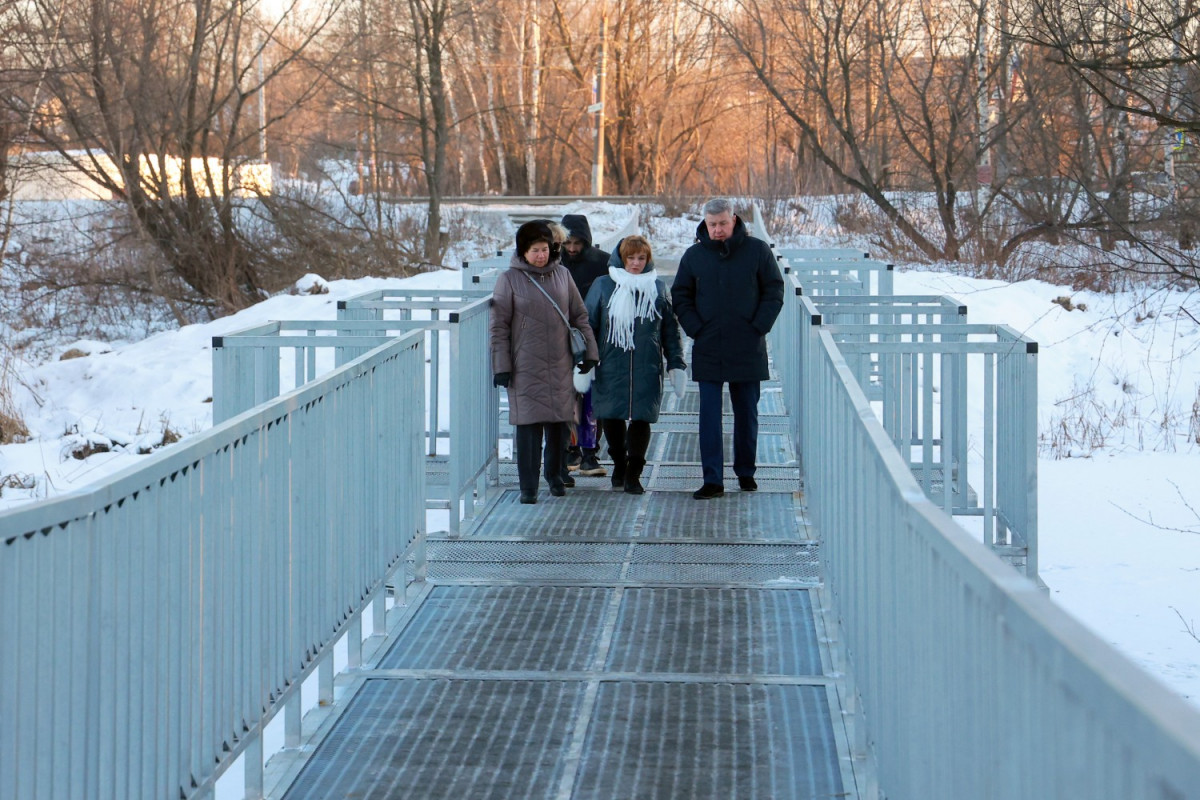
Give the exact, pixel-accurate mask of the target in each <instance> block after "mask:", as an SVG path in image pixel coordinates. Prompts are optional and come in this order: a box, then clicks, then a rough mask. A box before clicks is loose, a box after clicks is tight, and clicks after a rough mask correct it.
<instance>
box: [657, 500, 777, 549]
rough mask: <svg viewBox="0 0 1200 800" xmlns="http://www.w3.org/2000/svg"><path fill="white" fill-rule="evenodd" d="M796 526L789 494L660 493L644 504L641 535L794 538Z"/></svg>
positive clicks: (658, 536)
mask: <svg viewBox="0 0 1200 800" xmlns="http://www.w3.org/2000/svg"><path fill="white" fill-rule="evenodd" d="M798 525H799V522H798V520H797V514H796V506H795V502H794V500H793V498H792V496H791V495H786V494H777V493H760V492H732V493H727V494H726V495H725V496H724V497H720V498H717V499H715V500H703V501H699V500H693V499H692V496H691V495H690V494H682V493H679V492H661V493H656V494H654V495H653V502H651V503H648V504H647V506H646V517H645V521H644V522H643V523H642V528H641V531H642V533H641V535H642V536H643V537H644V538H654V539H688V540H728V539H756V540H768V541H770V540H776V541H777V540H781V539H790V540H795V539H796V538H797V527H798Z"/></svg>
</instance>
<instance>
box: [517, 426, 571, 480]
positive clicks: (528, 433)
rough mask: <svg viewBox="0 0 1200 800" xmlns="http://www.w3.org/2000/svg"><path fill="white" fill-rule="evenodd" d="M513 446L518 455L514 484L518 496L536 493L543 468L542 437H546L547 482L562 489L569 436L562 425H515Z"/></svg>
mask: <svg viewBox="0 0 1200 800" xmlns="http://www.w3.org/2000/svg"><path fill="white" fill-rule="evenodd" d="M516 429H517V430H516V435H515V437H514V439H513V445H514V447H515V448H516V451H517V453H516V456H517V481H518V483H519V484H520V486H521V494H537V490H538V472H539V471H540V470H541V466H542V455H543V451H542V437H543V436H545V460H546V471H545V475H546V483H548V484H549V485H550V486H562V485H563V475H564V474H565V473H566V471H567V467H566V463H565V462H564V460H563V459H564V457H565V456H566V453H567V442H568V441H569V436H570V433H569V431H568V429H567V423H565V422H534V423H531V424H529V425H517V426H516Z"/></svg>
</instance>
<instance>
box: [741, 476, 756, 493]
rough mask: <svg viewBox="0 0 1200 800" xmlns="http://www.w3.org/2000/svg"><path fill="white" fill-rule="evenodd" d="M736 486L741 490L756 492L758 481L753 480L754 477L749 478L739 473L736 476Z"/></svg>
mask: <svg viewBox="0 0 1200 800" xmlns="http://www.w3.org/2000/svg"><path fill="white" fill-rule="evenodd" d="M738 488H739V489H741V490H742V491H743V492H757V491H758V482H757V481H755V480H754V478H751V477H748V476H745V475H739V476H738Z"/></svg>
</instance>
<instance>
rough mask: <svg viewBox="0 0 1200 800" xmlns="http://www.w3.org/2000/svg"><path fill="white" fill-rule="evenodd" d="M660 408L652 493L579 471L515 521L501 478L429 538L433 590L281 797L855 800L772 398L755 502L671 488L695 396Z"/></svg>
mask: <svg viewBox="0 0 1200 800" xmlns="http://www.w3.org/2000/svg"><path fill="white" fill-rule="evenodd" d="M666 408H667V413H665V414H664V415H663V418H662V420H661V421H660V422H659V423H658V424H656V425H655V437H654V441H652V442H651V449H650V456H651V464H650V467H649V468H648V472H647V480H646V484H647V490H648V491H647V493H646V494H645V495H641V496H634V495H627V494H624V493H623V492H613V491H611V490H610V488H609V486H610V484H609V479H608V478H607V477H604V478H599V477H579V478H577V483H578V486H577V488H574V489H569V490H568V493H567V496H566V497H565V498H554V497H550V496H549V495H548V494H547V492H546V491H545V489H544V488H543V491H542V494H541V496H540V498H539V502H538V504H537V505H533V506H524V505H520V504H518V503H517V492H516V490H515V486H513V484H515V471H514V470H513V468H512V467H511V465H506V467H505V469H504V470H502V473H501V482H502V484H507V485H505V486H502V489H503V491H502V493H501V494H500V495H499V497H498V498H497V499H496V500H495V501H494V502H493V503H492V504H491V505H490V506H489V507H488V509H487V510H486V511H485V513H484V514H482V515H481V516H480V517H479V518H478V519H477V522H476V523H475V524H474V526H473V527H471V528H470V529H469V530H467V531H465V532H464V534H463V535H461V536H460V537H458V538H455V539H450V538H447V537H446V536H445V535H442V536H440V537H439V536H431V537H430V540H429V546H428V556H429V574H428V580H427V582H426V585H425V587H424V588H423V589H422V590H421V592H420V593H419V595H418V596H417V598H416V599H415V600H414V601H413V602H412V603H411V604H410V606H409V607H408V610H407V612H406V614H405V615H404V618H403V620H402V622H401V623H400V624H398V625H396V626H395V627H394V629H393V631H392V633H391V635H390V636H389V638H388V640H387V641H386V642H385V643H384V644H383V646H381V647H380V648H379V649H378V651H377V654H378V655H377V656H376V657H375V658H374V660H372V661H371V662H369V663H367V664H366V665H365V667H364V668H363V669H362V670H359V671H357V672H356V673H355V674H354V677H353V679H352V681H351V682H350V683H349V684H348V685H347V686H346V687H345V689H344V691H343V693H342V696H341V697H340V698H339V700H338V703H337V705H336V706H335V710H333V711H332V712H331V713H330V714H329V716H328V718H327V719H326V721H325V722H324V723H323V724H322V725H321V731H320V734H321V735H320V738H319V743H317V744H316V745H315V746H314V747H310V748H306V749H305V751H304V752H303V753H302V754H300V755H298V756H294V757H293V765H292V766H291V768H289V769H288V770H287V772H288V773H290V774H289V775H288V779H287V780H286V781H283V782H282V785H283V786H284V788H282V789H281V790H280V791H279V792H278V793H277V794H282V795H283V796H285V797H286V798H288V800H299V799H300V798H321V799H322V800H325V799H326V798H350V797H353V798H398V797H404V798H418V797H419V798H455V800H462V799H463V798H514V799H515V798H520V799H521V800H525V799H527V798H560V799H561V800H567V798H578V799H580V800H582V799H583V798H635V797H636V798H774V799H776V800H781V799H782V798H818V797H822V798H823V797H858V796H859V792H858V790H857V789H856V788H855V777H854V769H853V768H852V761H851V758H850V755H849V748H848V744H847V739H848V736H847V728H846V725H845V723H844V721H843V720H844V715H843V714H842V713H841V711H842V707H841V698H842V696H843V693H844V692H845V688H844V686H842V684H841V681H840V676H839V674H838V672H837V670H836V669H835V668H834V666H833V664H832V656H831V653H830V650H829V643H828V637H827V636H826V634H825V631H824V628H823V617H822V615H821V614H820V613H819V609H820V606H821V599H820V597H821V596H820V568H819V561H820V560H819V552H818V545H817V543H816V541H815V540H813V538H811V536H810V530H809V526H808V523H807V520H806V518H805V514H804V508H803V497H802V493H801V492H800V491H799V489H800V485H799V472H798V469H797V467H796V460H795V456H794V454H793V453H791V451H790V447H791V446H790V443H789V440H788V437H787V436H786V434H785V432H786V427H785V424H786V422H785V418H784V417H783V416H782V412H783V409H782V404H781V402H780V401H779V397H778V393H777V385H773V384H770V383H768V384H764V399H763V403H762V406H761V409H762V411H763V414H762V417H761V431H760V464H762V465H763V466H760V468H759V474H758V478H759V483H760V486H761V487H762V490H761V491H759V492H757V493H743V492H738V491H737V490H736V481H734V480H733V479H732V477H730V480H729V482H728V483H727V487H728V488H730V489H731V491H728V492H727V494H726V495H725V497H723V498H720V499H717V500H712V501H706V502H700V501H695V500H693V499H692V498H691V496H690V494H689V493H685V491H681V490H688V491H690V490H691V489H694V488H695V487H697V486H698V485H699V483H700V469H699V463H698V462H699V455H698V452H697V449H696V444H697V443H696V433H695V431H696V427H695V426H696V419H695V414H694V408H695V395H691V394H689V395H685V396H684V397H683V398H682V399H681V400H676V399H675V398H673V397H671V398H669V399H668V400H667V405H666ZM730 424H731V421H730V420H728V419H727V420H726V426H727V430H728V428H729V427H730ZM727 447H728V445H727ZM726 452H727V454H728V453H729V451H728V450H727V451H726ZM727 471H728V470H727ZM730 476H731V473H730ZM729 484H732V486H729Z"/></svg>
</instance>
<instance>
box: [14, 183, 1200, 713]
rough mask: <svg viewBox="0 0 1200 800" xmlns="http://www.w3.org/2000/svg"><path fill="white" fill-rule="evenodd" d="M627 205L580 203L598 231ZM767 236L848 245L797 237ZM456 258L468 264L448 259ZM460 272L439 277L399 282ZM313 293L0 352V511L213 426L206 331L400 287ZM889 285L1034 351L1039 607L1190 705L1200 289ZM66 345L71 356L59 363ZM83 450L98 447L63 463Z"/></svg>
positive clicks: (908, 275) (657, 232) (905, 272)
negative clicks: (2, 358)
mask: <svg viewBox="0 0 1200 800" xmlns="http://www.w3.org/2000/svg"><path fill="white" fill-rule="evenodd" d="M579 210H584V209H581V208H574V207H573V208H567V209H565V211H567V212H572V211H579ZM629 212H630V209H629V207H627V206H616V205H607V204H602V205H596V206H592V205H589V206H588V207H587V209H586V213H588V215H589V217H590V218H591V221H592V227H593V230H594V232H595V234H596V237H597V238H598V239H600V238H602V237H603V236H604V235H605V233H606V231H611V230H616V229H617V228H618V227H619V226H620V224H621V222H623V221H624V219H625V218H626V217H627V215H628V214H629ZM695 225H696V219H694V218H693V219H678V218H676V219H662V218H654V219H651V220H650V221H649V223H648V224H647V226H646V232H647V233H648V235H649V238H650V241H651V242H652V243H653V244H654V245H655V250H656V252H655V255H656V256H657V257H660V258H665V257H672V256H677V255H678V253H679V252H681V251H682V249H683V248H684V247H686V246H687V244H689V243H690V241H691V237H692V233H693V231H694V229H695ZM779 244H780V245H782V246H800V247H817V246H822V247H829V246H843V245H845V244H846V242H845V241H838V240H835V239H833V238H832V237H825V238H818V237H813V236H796V237H795V238H794V240H788V239H786V238H783V237H781V239H780V242H779ZM494 247H495V244H494V243H489V244H488V245H487V246H486V247H484V248H482V249H481V253H490V252H494ZM460 256H461V258H466V257H469V256H470V254H469V253H456V254H454V257H453V259H452V258H447V259H446V261H447V263H459V261H461V258H460ZM455 259H457V260H455ZM458 280H459V275H458V273H457V272H456V271H453V270H445V271H441V272H437V273H429V274H425V275H420V276H417V277H415V278H411V279H408V283H407V284H406V285H413V284H417V285H421V286H435V285H436V286H448V287H455V286H458ZM314 284H316V285H317V286H319V287H323V288H325V289H327V293H325V294H307V293H305V292H304V291H300V293H298V294H294V295H293V294H282V295H279V296H276V297H273V298H271V299H269V300H266V301H264V302H263V303H260V304H258V305H256V306H254V307H253V308H250V309H247V310H245V311H242V312H241V313H238V314H235V315H233V316H230V317H226V318H223V319H220V320H217V321H215V322H212V323H208V324H203V325H190V326H187V327H184V328H182V329H178V330H168V331H164V332H160V333H156V334H154V335H151V336H149V337H145V338H143V336H142V335H140V334H139V333H138V332H137V331H135V330H129V331H127V334H128V335H127V336H125V337H123V338H121V337H119V339H118V340H117V341H111V342H100V341H93V340H82V341H73V340H64V341H61V342H57V343H55V344H54V345H53V347H51V348H49V351H50V353H51V356H50V357H49V358H48V359H47V360H45V361H44V362H41V363H28V362H24V361H21V360H19V359H15V360H14V359H10V361H9V365H10V366H9V370H10V372H9V374H8V376H7V380H8V381H9V384H10V389H11V391H12V393H13V396H14V398H15V401H16V403H17V410H18V411H19V413H20V415H21V417H22V418H23V420H24V422H25V423H26V425H27V426H28V428H29V429H30V433H31V440H30V441H28V442H25V443H21V444H10V445H5V446H0V512H2V511H4V510H6V509H10V508H13V507H16V506H19V505H23V504H26V503H29V502H32V501H36V500H38V499H43V498H47V497H53V496H56V495H58V494H61V493H63V492H66V491H71V490H73V489H77V488H82V487H84V486H87V485H88V484H91V483H94V482H97V481H100V480H103V479H104V477H105V476H107V475H110V474H112V473H114V472H116V471H118V470H121V469H124V468H126V467H128V466H130V465H132V464H135V463H136V462H137V460H138V459H141V458H144V457H145V456H143V455H139V454H138V451H139V450H152V449H153V448H154V447H155V446H156V445H158V444H159V443H161V441H162V439H163V433H164V430H166V429H170V431H172V432H173V433H175V434H177V435H179V436H182V437H184V438H186V437H188V436H193V435H195V434H197V433H200V432H202V431H204V430H206V429H207V428H209V427H211V425H212V413H211V409H212V405H211V400H210V398H211V396H212V364H211V350H210V345H211V340H212V337H213V336H219V335H223V334H227V333H230V332H232V331H236V330H239V329H242V328H246V327H249V326H252V325H257V324H261V323H264V322H267V321H269V320H277V319H334V318H335V316H336V303H337V301H338V300H342V299H347V298H350V297H353V296H355V295H359V294H362V293H363V292H367V291H371V290H374V289H380V288H385V287H395V286H397V285H400V281H398V280H383V279H363V280H355V281H334V282H326V281H324V280H323V279H322V278H320V277H319V276H315V275H310V276H306V277H305V278H304V279H302V280H300V281H299V282H297V286H296V288H297V290H308V289H309V288H310V287H312V286H313V285H314ZM895 291H896V293H897V294H938V295H948V296H950V297H953V298H955V299H957V300H959V301H960V302H962V303H965V304H966V305H967V307H968V319H969V321H970V322H973V323H996V324H1006V325H1009V326H1010V327H1012V328H1014V329H1016V330H1017V331H1018V332H1020V333H1023V334H1025V335H1026V336H1028V337H1030V338H1032V339H1033V340H1035V341H1037V342H1038V343H1039V351H1038V352H1039V354H1038V370H1039V385H1038V418H1039V430H1040V431H1041V439H1042V441H1041V443H1040V447H1039V452H1040V458H1039V462H1038V498H1039V522H1038V526H1039V542H1040V558H1041V572H1040V575H1041V578H1042V580H1043V581H1044V582H1045V584H1046V585H1047V587H1048V591H1049V596H1050V598H1051V599H1053V600H1054V601H1055V602H1056V603H1058V604H1059V605H1061V606H1062V607H1063V608H1064V609H1066V610H1067V611H1068V612H1070V613H1071V614H1073V615H1074V616H1075V617H1077V618H1078V619H1079V620H1081V621H1082V622H1083V623H1084V624H1085V625H1086V626H1087V627H1089V628H1090V629H1091V630H1092V631H1093V632H1095V633H1096V634H1097V635H1098V636H1099V637H1100V638H1101V639H1103V640H1105V641H1107V642H1109V643H1111V644H1112V645H1113V646H1114V647H1116V649H1118V650H1119V651H1121V652H1122V653H1124V654H1125V655H1126V656H1127V657H1128V658H1130V659H1131V660H1132V661H1133V662H1134V663H1136V664H1138V665H1140V666H1141V667H1142V668H1143V669H1144V670H1145V671H1147V672H1148V673H1150V674H1151V675H1154V676H1156V677H1157V678H1158V679H1159V680H1161V681H1162V682H1163V683H1164V684H1165V685H1166V686H1167V687H1168V688H1170V689H1171V690H1173V691H1174V692H1175V693H1177V694H1178V695H1179V696H1180V697H1181V698H1182V699H1184V700H1185V701H1186V702H1189V703H1191V704H1192V705H1193V706H1196V707H1200V639H1198V638H1197V635H1198V634H1200V444H1197V439H1198V438H1200V323H1197V321H1196V320H1198V319H1200V296H1197V294H1195V293H1184V292H1178V291H1150V290H1142V291H1137V292H1125V293H1121V294H1116V295H1097V294H1092V293H1088V292H1074V291H1072V290H1071V289H1070V288H1069V287H1064V286H1055V285H1052V284H1049V283H1042V282H1038V281H1025V282H1021V283H1016V284H1008V283H1004V282H1000V281H988V280H979V279H971V278H965V277H960V276H958V275H955V274H952V273H950V272H947V271H943V270H938V271H932V270H930V269H929V268H924V267H920V268H918V267H912V268H910V267H906V266H905V265H902V264H901V265H898V272H897V274H896V289H895ZM1061 298H1066V299H1068V300H1069V302H1066V303H1064V302H1062V301H1061ZM1056 300H1057V301H1058V302H1056ZM1068 307H1070V310H1068ZM0 327H2V326H0ZM69 350H77V351H80V352H82V353H84V354H85V355H82V356H81V357H76V358H69V359H67V360H59V357H60V356H61V355H62V354H63V353H66V352H67V351H69ZM445 418H446V417H445V416H444V417H443V419H445ZM85 446H90V447H91V449H97V446H104V447H107V448H109V449H108V451H107V452H97V453H95V454H93V455H90V456H88V457H87V458H84V459H77V458H75V457H73V456H72V453H73V452H77V451H79V450H80V449H81V448H82V447H85ZM442 514H443V518H441V519H438V518H437V517H436V516H435V517H431V530H438V529H442V530H444V529H445V520H444V512H442Z"/></svg>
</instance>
